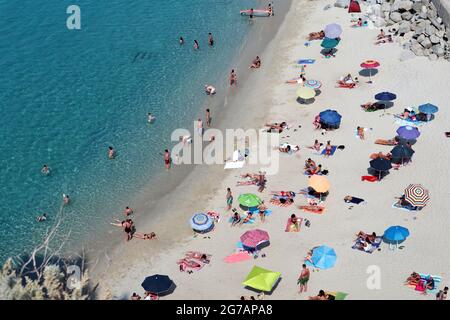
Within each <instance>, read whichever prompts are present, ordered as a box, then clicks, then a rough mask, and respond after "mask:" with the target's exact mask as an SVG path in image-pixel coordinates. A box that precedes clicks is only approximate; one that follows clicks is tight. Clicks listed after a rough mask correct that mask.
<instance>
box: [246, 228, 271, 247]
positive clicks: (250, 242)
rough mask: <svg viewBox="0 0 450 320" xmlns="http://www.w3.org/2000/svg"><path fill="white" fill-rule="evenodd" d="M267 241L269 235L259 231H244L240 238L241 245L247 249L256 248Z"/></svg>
mask: <svg viewBox="0 0 450 320" xmlns="http://www.w3.org/2000/svg"><path fill="white" fill-rule="evenodd" d="M267 241H269V234H268V233H267V232H266V231H264V230H260V229H255V230H250V231H246V232H245V233H244V234H243V235H242V236H241V242H242V245H243V246H245V247H248V248H256V247H257V246H258V245H260V244H261V243H264V242H267Z"/></svg>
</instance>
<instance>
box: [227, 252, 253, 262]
mask: <svg viewBox="0 0 450 320" xmlns="http://www.w3.org/2000/svg"><path fill="white" fill-rule="evenodd" d="M251 258H252V256H251V255H249V254H248V253H247V252H246V251H241V252H236V253H233V254H230V255H228V256H226V257H225V258H224V259H223V260H224V261H225V262H226V263H236V262H242V261H247V260H250V259H251Z"/></svg>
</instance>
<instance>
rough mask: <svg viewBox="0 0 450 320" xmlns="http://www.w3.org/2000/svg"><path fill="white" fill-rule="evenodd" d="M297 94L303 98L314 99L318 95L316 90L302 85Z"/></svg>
mask: <svg viewBox="0 0 450 320" xmlns="http://www.w3.org/2000/svg"><path fill="white" fill-rule="evenodd" d="M297 96H298V97H299V98H301V99H305V100H308V99H312V98H314V97H315V96H316V91H314V90H313V89H311V88H306V87H301V88H300V89H298V90H297Z"/></svg>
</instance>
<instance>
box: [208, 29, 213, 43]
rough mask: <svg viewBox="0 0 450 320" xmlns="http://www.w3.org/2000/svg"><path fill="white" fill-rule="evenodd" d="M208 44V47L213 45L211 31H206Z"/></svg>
mask: <svg viewBox="0 0 450 320" xmlns="http://www.w3.org/2000/svg"><path fill="white" fill-rule="evenodd" d="M208 44H209V46H210V47H212V46H213V45H214V39H213V36H212V33H211V32H210V33H208Z"/></svg>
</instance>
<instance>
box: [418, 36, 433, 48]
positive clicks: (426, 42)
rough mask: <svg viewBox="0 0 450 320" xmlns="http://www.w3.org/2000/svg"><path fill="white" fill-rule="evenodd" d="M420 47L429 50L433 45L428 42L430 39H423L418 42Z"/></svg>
mask: <svg viewBox="0 0 450 320" xmlns="http://www.w3.org/2000/svg"><path fill="white" fill-rule="evenodd" d="M420 44H421V46H422V47H424V48H425V49H430V48H431V46H432V45H433V44H432V43H431V41H430V39H428V38H425V39H423V40H422V41H421V42H420Z"/></svg>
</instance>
